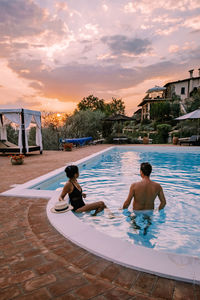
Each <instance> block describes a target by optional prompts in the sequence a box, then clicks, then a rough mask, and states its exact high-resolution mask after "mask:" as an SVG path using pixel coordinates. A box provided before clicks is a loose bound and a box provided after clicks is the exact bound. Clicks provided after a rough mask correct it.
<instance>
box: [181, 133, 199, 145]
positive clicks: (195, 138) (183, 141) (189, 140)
mask: <svg viewBox="0 0 200 300" xmlns="http://www.w3.org/2000/svg"><path fill="white" fill-rule="evenodd" d="M179 144H180V146H181V145H182V144H188V145H189V146H190V145H192V146H198V145H200V136H198V135H192V136H191V137H190V138H182V139H181V138H180V139H179Z"/></svg>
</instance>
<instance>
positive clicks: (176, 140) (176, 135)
mask: <svg viewBox="0 0 200 300" xmlns="http://www.w3.org/2000/svg"><path fill="white" fill-rule="evenodd" d="M172 143H173V145H177V144H178V134H177V133H174V134H173V138H172Z"/></svg>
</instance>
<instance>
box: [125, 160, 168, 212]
mask: <svg viewBox="0 0 200 300" xmlns="http://www.w3.org/2000/svg"><path fill="white" fill-rule="evenodd" d="M151 171H152V166H151V165H150V163H148V162H144V163H142V164H141V166H140V175H141V177H142V180H141V181H139V182H135V183H133V184H132V185H131V187H130V190H129V194H128V197H127V199H126V201H125V202H124V204H123V209H125V208H128V207H129V205H130V203H131V200H132V198H134V200H133V209H134V210H152V209H154V201H155V199H156V197H157V196H158V198H159V200H160V205H159V207H158V209H159V210H161V209H162V208H164V207H165V205H166V200H165V195H164V192H163V189H162V187H161V185H160V184H159V183H157V182H154V181H152V180H150V174H151Z"/></svg>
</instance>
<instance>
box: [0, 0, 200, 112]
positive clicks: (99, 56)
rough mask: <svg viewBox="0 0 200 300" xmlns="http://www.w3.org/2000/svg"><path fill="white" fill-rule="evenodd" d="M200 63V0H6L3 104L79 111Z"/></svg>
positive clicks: (0, 8)
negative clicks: (83, 104) (86, 101)
mask: <svg viewBox="0 0 200 300" xmlns="http://www.w3.org/2000/svg"><path fill="white" fill-rule="evenodd" d="M198 68H200V1H199V0H176V1H174V0H135V1H128V0H62V1H58V0H0V70H1V72H0V108H19V107H23V108H28V109H35V110H47V111H59V112H62V111H63V112H67V113H70V112H73V110H74V109H75V108H76V105H77V103H78V102H79V101H80V100H81V99H82V98H83V97H87V96H88V95H90V94H93V95H94V96H97V97H99V98H103V99H105V100H106V101H109V100H111V99H112V97H116V98H122V99H123V100H124V102H125V105H126V113H127V114H128V115H131V114H132V113H133V112H134V111H135V110H136V109H137V105H138V103H139V102H140V101H141V99H142V98H143V97H144V96H145V92H146V90H147V89H149V88H151V87H153V86H155V85H161V86H163V85H164V84H165V83H167V82H169V81H173V80H178V79H185V78H188V77H189V73H188V70H189V69H195V71H194V76H197V75H198V71H197V69H198Z"/></svg>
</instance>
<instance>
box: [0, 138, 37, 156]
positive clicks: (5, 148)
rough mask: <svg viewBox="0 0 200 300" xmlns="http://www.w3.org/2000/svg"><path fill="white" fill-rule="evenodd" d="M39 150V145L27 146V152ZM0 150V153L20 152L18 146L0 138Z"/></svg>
mask: <svg viewBox="0 0 200 300" xmlns="http://www.w3.org/2000/svg"><path fill="white" fill-rule="evenodd" d="M36 150H40V147H39V146H29V152H32V151H36ZM0 152H2V153H20V148H19V147H18V146H17V145H15V144H13V143H11V142H9V141H5V140H0Z"/></svg>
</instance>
